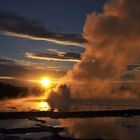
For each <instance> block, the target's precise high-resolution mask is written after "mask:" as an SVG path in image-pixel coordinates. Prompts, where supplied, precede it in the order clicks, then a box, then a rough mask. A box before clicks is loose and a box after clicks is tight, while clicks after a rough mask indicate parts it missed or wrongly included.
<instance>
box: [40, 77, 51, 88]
mask: <svg viewBox="0 0 140 140" xmlns="http://www.w3.org/2000/svg"><path fill="white" fill-rule="evenodd" d="M50 83H51V82H50V80H49V79H48V78H46V77H44V78H42V79H41V80H40V84H41V85H42V86H44V87H49V86H50Z"/></svg>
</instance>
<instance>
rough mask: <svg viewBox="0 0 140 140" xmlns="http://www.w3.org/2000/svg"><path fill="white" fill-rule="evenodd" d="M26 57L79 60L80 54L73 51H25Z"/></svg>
mask: <svg viewBox="0 0 140 140" xmlns="http://www.w3.org/2000/svg"><path fill="white" fill-rule="evenodd" d="M26 57H28V58H32V59H43V60H53V61H69V62H79V61H80V54H78V53H73V52H57V53H26Z"/></svg>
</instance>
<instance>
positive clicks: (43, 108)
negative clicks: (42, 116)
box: [38, 101, 50, 111]
mask: <svg viewBox="0 0 140 140" xmlns="http://www.w3.org/2000/svg"><path fill="white" fill-rule="evenodd" d="M38 106H39V110H40V111H48V110H50V106H49V104H48V103H47V102H45V101H42V102H39V103H38Z"/></svg>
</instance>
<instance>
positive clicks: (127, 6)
mask: <svg viewBox="0 0 140 140" xmlns="http://www.w3.org/2000/svg"><path fill="white" fill-rule="evenodd" d="M103 9H104V10H103V13H100V14H97V13H95V12H93V13H91V14H89V15H88V16H87V20H86V23H85V25H84V33H83V36H84V38H85V39H86V40H87V42H88V43H87V44H85V45H86V50H85V52H84V53H83V54H82V58H81V59H82V60H81V62H80V63H78V64H76V65H75V66H74V67H73V69H72V70H70V71H69V72H68V73H67V75H66V76H65V78H64V81H67V82H66V84H67V85H69V86H70V87H71V91H72V95H74V96H79V94H80V95H81V96H82V97H83V98H85V96H86V97H89V98H91V97H115V98H116V97H119V96H121V97H127V96H130V95H131V94H133V95H134V92H136V91H135V89H137V88H138V87H139V85H140V83H139V82H138V81H137V83H136V82H135V84H129V88H128V89H126V90H125V91H124V90H121V86H122V84H123V82H122V79H121V76H122V75H124V74H125V73H126V68H127V65H128V64H138V63H140V61H139V58H140V40H139V38H140V28H139V25H140V17H139V14H140V1H139V0H133V1H132V0H112V1H110V2H108V3H106V4H105V5H104V8H103ZM137 80H138V79H137ZM128 83H129V81H128ZM133 90H134V91H133ZM137 93H138V89H137Z"/></svg>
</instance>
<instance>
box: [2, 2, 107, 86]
mask: <svg viewBox="0 0 140 140" xmlns="http://www.w3.org/2000/svg"><path fill="white" fill-rule="evenodd" d="M105 1H106V0H39V1H38V0H29V1H28V0H24V1H19V0H1V1H0V80H1V81H6V82H8V83H9V82H10V83H12V84H17V83H18V84H19V85H22V84H23V85H24V84H25V83H27V80H36V79H39V78H41V77H42V76H49V77H52V78H54V79H58V78H60V77H62V76H63V75H64V74H65V72H66V71H67V70H68V69H70V68H71V67H72V66H73V65H74V64H75V63H76V62H79V61H80V53H81V52H83V51H84V47H83V43H84V42H85V40H84V39H83V37H82V36H81V34H82V32H83V25H84V24H85V20H86V16H87V14H89V13H91V12H94V11H96V12H97V13H99V12H101V11H102V8H103V5H104V3H105ZM25 81H26V82H25Z"/></svg>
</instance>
